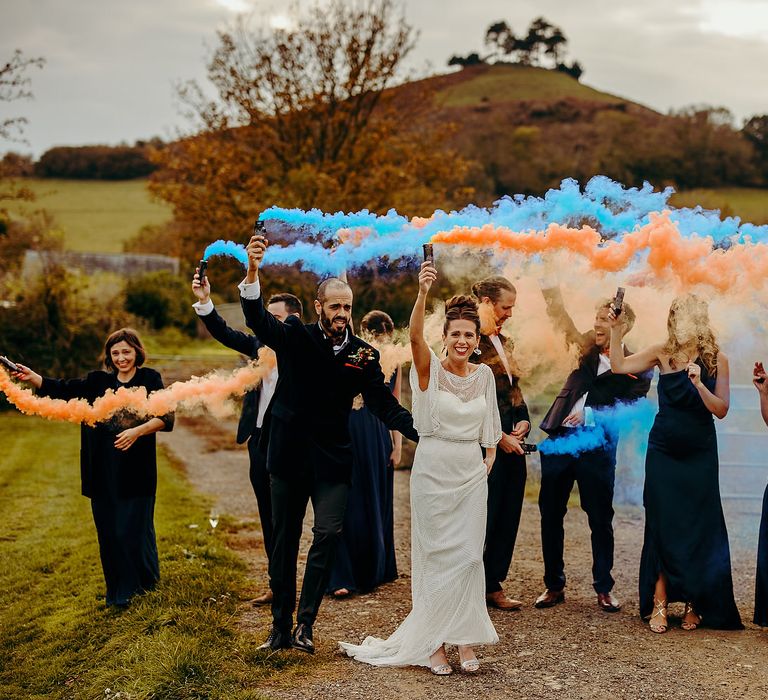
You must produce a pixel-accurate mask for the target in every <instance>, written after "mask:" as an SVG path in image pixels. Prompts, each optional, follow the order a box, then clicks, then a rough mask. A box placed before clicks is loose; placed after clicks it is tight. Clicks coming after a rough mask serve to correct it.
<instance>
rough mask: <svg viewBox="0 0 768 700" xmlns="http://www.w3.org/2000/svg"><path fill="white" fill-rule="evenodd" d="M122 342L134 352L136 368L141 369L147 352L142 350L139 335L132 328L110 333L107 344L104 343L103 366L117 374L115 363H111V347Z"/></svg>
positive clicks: (142, 346)
mask: <svg viewBox="0 0 768 700" xmlns="http://www.w3.org/2000/svg"><path fill="white" fill-rule="evenodd" d="M122 342H126V343H128V345H130V346H131V347H132V348H133V349H134V350H135V351H136V366H137V367H141V366H142V365H143V364H144V361H145V360H146V359H147V351H146V350H145V349H144V345H143V344H142V342H141V338H139V334H138V333H137V332H136V331H135V330H133V328H121V329H120V330H119V331H115V332H114V333H112V334H111V335H110V336H109V337H108V338H107V342H106V343H104V366H105V367H106V368H107V369H108V370H109V371H110V372H117V367H115V363H114V362H112V354H111V350H112V347H113V346H114V345H117V344H118V343H122Z"/></svg>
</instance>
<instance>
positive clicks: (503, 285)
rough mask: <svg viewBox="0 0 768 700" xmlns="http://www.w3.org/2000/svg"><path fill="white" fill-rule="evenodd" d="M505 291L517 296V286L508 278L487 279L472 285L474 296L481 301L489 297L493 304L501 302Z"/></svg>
mask: <svg viewBox="0 0 768 700" xmlns="http://www.w3.org/2000/svg"><path fill="white" fill-rule="evenodd" d="M504 290H506V291H507V292H512V293H513V294H517V290H516V289H515V285H514V284H512V282H510V281H509V280H508V279H507V278H506V277H498V276H496V277H486V278H485V279H482V280H480V281H479V282H475V283H474V284H473V285H472V294H474V295H475V296H476V297H477V298H478V299H481V300H482V299H483V297H488V298H489V299H490V300H491V302H492V303H493V304H495V303H496V302H497V301H498V300H499V298H500V297H501V292H502V291H504Z"/></svg>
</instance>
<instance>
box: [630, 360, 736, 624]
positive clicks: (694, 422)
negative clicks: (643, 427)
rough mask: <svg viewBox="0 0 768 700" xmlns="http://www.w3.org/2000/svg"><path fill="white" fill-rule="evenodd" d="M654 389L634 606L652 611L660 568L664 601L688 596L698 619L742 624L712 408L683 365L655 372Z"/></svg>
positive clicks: (710, 383)
mask: <svg viewBox="0 0 768 700" xmlns="http://www.w3.org/2000/svg"><path fill="white" fill-rule="evenodd" d="M700 366H701V379H702V381H703V382H704V385H705V386H706V387H707V388H708V389H709V390H710V391H714V387H715V377H711V376H709V374H708V373H707V370H706V368H704V367H703V366H702V365H700ZM658 395H659V412H658V414H657V416H656V420H655V421H654V423H653V427H652V428H651V433H650V436H649V440H648V454H647V456H646V462H645V492H644V504H645V540H644V542H643V552H642V555H641V560H640V582H639V583H640V614H641V615H642V617H644V618H645V617H648V616H649V615H651V613H652V612H653V591H654V587H655V585H656V581H657V579H658V577H659V573H660V572H664V573H665V574H666V575H667V580H668V584H667V601H668V602H670V603H671V602H675V601H677V602H686V601H690V602H691V603H692V604H693V607H694V610H695V611H696V613H697V614H698V615H699V616H700V617H701V624H702V625H703V626H707V627H712V628H716V629H732V630H733V629H743V625H742V624H741V619H740V617H739V611H738V609H737V608H736V602H735V601H734V598H733V580H732V576H731V554H730V547H729V545H728V532H727V531H726V528H725V518H724V517H723V507H722V503H721V502H720V482H719V473H718V472H719V462H718V457H717V436H716V434H715V424H714V420H713V416H712V413H711V412H710V411H709V410H708V409H707V407H706V406H705V405H704V402H703V401H702V399H701V397H700V396H699V393H698V391H697V390H696V388H695V387H694V386H693V383H692V382H691V380H690V379H689V378H688V373H687V372H686V371H685V370H682V371H680V372H670V373H667V374H661V375H660V376H659V386H658Z"/></svg>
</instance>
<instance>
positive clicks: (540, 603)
mask: <svg viewBox="0 0 768 700" xmlns="http://www.w3.org/2000/svg"><path fill="white" fill-rule="evenodd" d="M564 602H565V591H550V590H549V588H547V590H546V591H544V593H542V594H541V595H540V596H539V597H538V598H536V602H535V603H534V604H533V607H534V608H553V607H554V606H555V605H560V603H564Z"/></svg>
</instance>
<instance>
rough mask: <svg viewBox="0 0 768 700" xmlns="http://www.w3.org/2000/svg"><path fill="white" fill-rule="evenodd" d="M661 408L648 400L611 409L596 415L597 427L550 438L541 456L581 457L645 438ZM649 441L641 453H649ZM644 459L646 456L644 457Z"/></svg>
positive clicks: (641, 444) (542, 445) (641, 445)
mask: <svg viewBox="0 0 768 700" xmlns="http://www.w3.org/2000/svg"><path fill="white" fill-rule="evenodd" d="M656 412H657V407H656V405H655V404H654V403H653V402H652V401H649V400H648V399H640V400H639V401H635V402H633V403H631V404H624V403H619V404H616V405H615V406H613V407H611V408H601V409H598V410H595V411H593V413H594V417H595V425H594V426H593V427H588V428H587V427H585V428H579V429H576V430H573V431H569V433H568V434H567V435H563V436H562V437H555V438H547V439H546V440H544V441H543V442H540V443H539V452H541V453H542V454H550V455H565V454H569V455H574V456H577V455H580V454H581V453H582V452H589V451H590V450H595V449H598V448H600V447H605V446H606V445H607V444H608V443H609V442H617V441H619V440H622V439H625V438H629V437H630V436H632V437H634V436H645V437H647V435H648V433H649V432H650V430H651V425H653V419H654V418H655V416H656ZM645 444H646V442H645V440H641V441H640V442H639V443H638V450H642V451H643V452H644V451H645ZM640 456H642V455H640Z"/></svg>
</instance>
